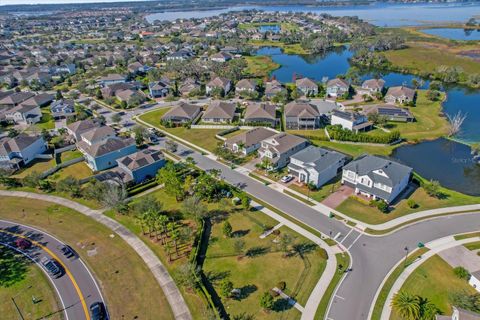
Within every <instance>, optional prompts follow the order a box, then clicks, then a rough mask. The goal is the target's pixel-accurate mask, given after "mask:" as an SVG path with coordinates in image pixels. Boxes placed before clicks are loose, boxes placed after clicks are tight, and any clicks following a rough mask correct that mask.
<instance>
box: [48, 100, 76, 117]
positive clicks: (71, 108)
mask: <svg viewBox="0 0 480 320" xmlns="http://www.w3.org/2000/svg"><path fill="white" fill-rule="evenodd" d="M50 111H51V113H52V116H53V117H54V118H55V119H65V118H68V117H71V116H74V115H75V114H76V113H75V102H74V101H73V100H72V99H60V100H57V101H54V102H53V103H52V104H51V105H50Z"/></svg>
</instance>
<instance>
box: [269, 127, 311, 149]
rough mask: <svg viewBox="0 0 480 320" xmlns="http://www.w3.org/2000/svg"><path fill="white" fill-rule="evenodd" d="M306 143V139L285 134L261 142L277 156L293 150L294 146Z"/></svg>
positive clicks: (278, 134) (281, 133)
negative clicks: (275, 152) (274, 151)
mask: <svg viewBox="0 0 480 320" xmlns="http://www.w3.org/2000/svg"><path fill="white" fill-rule="evenodd" d="M307 141H308V140H307V139H304V138H301V137H299V136H296V135H293V134H289V133H285V132H280V133H277V134H275V135H273V136H272V137H269V138H266V139H264V140H263V142H265V143H267V144H268V145H269V146H270V147H271V148H273V149H275V150H276V151H277V152H278V153H279V154H282V153H285V152H286V151H288V150H291V149H293V148H294V147H295V146H297V145H300V144H304V143H306V142H307Z"/></svg>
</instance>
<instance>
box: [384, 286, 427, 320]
mask: <svg viewBox="0 0 480 320" xmlns="http://www.w3.org/2000/svg"><path fill="white" fill-rule="evenodd" d="M391 307H392V309H393V310H394V311H395V312H396V313H397V314H398V315H399V316H400V317H401V318H402V319H405V320H417V319H419V317H420V303H419V299H418V297H417V296H414V295H411V294H409V293H407V292H405V291H400V292H398V293H396V294H395V295H394V296H393V299H392V302H391Z"/></svg>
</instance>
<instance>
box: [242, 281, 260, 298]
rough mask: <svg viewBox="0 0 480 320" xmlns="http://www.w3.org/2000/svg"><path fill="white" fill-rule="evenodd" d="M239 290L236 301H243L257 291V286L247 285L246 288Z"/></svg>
mask: <svg viewBox="0 0 480 320" xmlns="http://www.w3.org/2000/svg"><path fill="white" fill-rule="evenodd" d="M239 289H240V295H239V296H238V297H237V300H243V299H246V298H248V297H249V296H250V295H251V294H252V293H254V292H255V291H257V289H258V288H257V286H256V285H254V284H247V285H246V286H243V287H241V288H239Z"/></svg>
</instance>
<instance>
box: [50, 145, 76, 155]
mask: <svg viewBox="0 0 480 320" xmlns="http://www.w3.org/2000/svg"><path fill="white" fill-rule="evenodd" d="M76 148H77V146H76V145H74V144H71V145H68V146H65V147H63V148H58V149H55V150H53V154H55V155H57V154H58V153H62V152H65V151H70V150H74V149H76Z"/></svg>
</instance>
